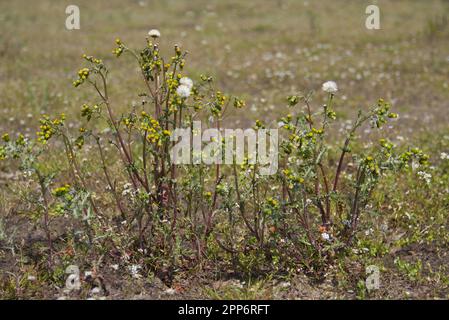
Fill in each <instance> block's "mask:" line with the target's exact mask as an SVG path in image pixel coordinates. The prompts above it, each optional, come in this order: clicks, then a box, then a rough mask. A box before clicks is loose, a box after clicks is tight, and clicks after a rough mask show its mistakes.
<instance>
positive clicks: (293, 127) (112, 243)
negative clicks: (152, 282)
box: [0, 30, 430, 282]
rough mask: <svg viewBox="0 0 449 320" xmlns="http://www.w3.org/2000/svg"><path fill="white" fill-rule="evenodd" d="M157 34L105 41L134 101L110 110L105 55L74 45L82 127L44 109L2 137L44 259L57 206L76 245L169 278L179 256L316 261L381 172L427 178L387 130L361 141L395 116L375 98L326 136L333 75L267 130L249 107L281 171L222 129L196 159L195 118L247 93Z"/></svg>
mask: <svg viewBox="0 0 449 320" xmlns="http://www.w3.org/2000/svg"><path fill="white" fill-rule="evenodd" d="M160 37H161V34H160V32H159V31H158V30H151V31H150V32H149V33H148V37H147V38H146V42H145V45H144V47H143V48H142V49H141V50H137V51H135V50H133V49H131V48H129V47H128V46H127V45H126V44H125V43H124V42H122V40H121V39H116V41H115V43H116V48H115V49H114V50H113V54H114V55H115V56H116V57H122V56H125V55H127V56H128V57H131V59H133V60H134V62H135V63H136V64H137V66H138V67H139V72H140V75H139V77H140V78H141V80H142V83H143V86H144V88H145V91H144V92H137V95H138V97H139V100H140V101H141V103H140V104H139V105H138V106H133V107H130V108H129V109H128V110H127V111H126V112H125V113H121V114H119V113H118V111H117V107H118V106H119V105H120V102H119V101H115V100H114V92H111V90H110V89H109V86H108V81H109V68H108V66H107V65H106V64H105V63H104V62H103V60H102V59H100V58H97V57H93V56H90V55H83V59H84V61H85V66H84V67H83V68H81V69H80V70H79V72H78V75H77V78H76V79H75V80H74V81H73V86H74V87H76V88H77V87H81V86H90V87H92V88H93V89H94V91H95V93H96V96H93V97H92V98H91V101H86V102H85V104H83V105H82V106H81V116H82V118H83V124H82V126H81V127H79V128H78V132H77V133H75V132H73V130H69V128H68V126H67V125H66V120H65V116H64V115H60V116H46V115H45V116H43V117H42V118H41V120H40V127H39V132H38V133H37V139H35V140H33V139H25V138H24V137H23V136H22V135H19V136H18V137H17V139H12V138H10V136H9V135H8V134H5V135H3V137H2V140H3V144H2V145H1V146H0V159H2V160H9V159H21V161H20V163H21V164H20V169H21V170H22V172H23V173H26V179H34V181H36V182H37V184H36V185H37V186H39V189H40V190H41V191H40V192H41V196H40V197H39V199H40V200H39V202H38V204H37V205H38V208H39V212H41V213H42V217H43V227H44V230H45V231H46V234H47V238H48V251H47V252H48V256H49V257H50V260H49V261H50V265H51V261H52V259H51V256H52V252H53V251H55V250H58V249H57V248H55V245H54V243H53V242H54V240H55V239H53V238H52V234H51V221H52V219H54V217H56V216H62V217H65V218H66V219H68V220H69V221H75V222H74V223H71V225H73V226H74V228H75V229H77V230H78V231H79V232H78V233H77V234H76V235H73V237H72V238H73V239H75V240H74V241H75V242H74V245H75V246H76V245H79V246H83V247H84V248H86V246H87V247H88V248H89V250H91V251H92V253H91V255H94V256H95V255H98V256H101V257H103V256H104V253H105V252H114V254H111V255H110V256H111V258H110V259H118V260H119V261H111V263H114V264H115V263H124V261H126V262H130V263H131V262H134V263H137V264H136V265H140V266H142V268H143V270H141V271H144V270H150V271H152V272H155V274H157V275H158V276H160V277H161V278H163V279H165V280H167V281H169V282H170V281H171V279H172V278H173V275H174V273H175V272H176V270H179V269H180V268H189V267H192V266H197V265H198V264H200V265H201V266H202V265H205V264H208V263H212V262H213V261H216V262H217V263H219V264H220V265H223V264H225V265H227V266H226V267H232V268H234V270H236V271H244V272H249V273H257V272H259V271H267V270H296V269H297V268H299V267H303V268H305V269H307V270H319V269H320V268H321V267H322V266H324V265H325V264H326V263H328V262H331V261H332V259H334V257H335V255H336V254H337V253H341V252H343V253H344V252H345V251H346V249H347V248H350V247H351V245H352V244H353V242H354V241H353V240H354V238H355V237H356V236H357V231H358V230H359V229H360V228H359V223H360V221H362V219H361V217H362V215H363V213H364V211H365V210H366V208H367V207H368V205H370V200H371V197H372V193H373V191H374V190H375V187H376V185H377V184H378V182H379V180H380V179H381V178H382V177H383V176H384V175H386V174H388V172H393V173H394V172H398V171H399V170H407V169H410V171H411V170H412V169H413V168H415V167H416V166H418V167H419V172H423V173H420V176H421V177H423V178H424V179H427V180H428V179H430V178H428V176H426V175H425V174H424V173H425V172H426V168H427V165H428V156H427V155H426V154H424V153H423V152H422V151H421V150H420V149H417V148H409V149H407V150H405V151H404V150H403V151H402V152H399V151H397V150H396V147H395V146H394V145H393V143H391V142H390V141H389V140H388V139H386V138H381V139H380V140H378V141H377V142H375V143H374V144H373V145H372V147H371V148H370V149H366V148H365V149H364V148H362V149H360V148H359V145H358V144H357V142H356V141H355V140H356V139H357V137H358V135H357V130H358V129H360V128H361V127H362V126H365V125H370V126H371V127H372V128H373V129H380V128H382V127H383V126H384V125H385V124H386V123H387V122H388V121H390V120H392V119H395V118H397V117H398V116H397V114H395V113H393V112H391V110H390V104H389V103H388V102H386V101H384V100H383V99H379V100H378V101H377V102H376V103H375V104H374V105H373V106H372V107H371V108H370V109H369V110H361V111H359V112H358V113H357V116H356V118H355V120H354V121H353V122H352V125H351V127H350V128H349V129H348V131H347V133H346V137H345V138H344V140H343V141H342V142H341V145H335V137H336V135H335V133H334V132H335V130H334V131H332V125H333V124H334V122H335V121H336V119H337V113H336V111H335V109H336V108H338V107H336V106H335V104H336V101H338V99H337V97H338V87H337V84H336V83H335V82H333V81H327V82H325V83H324V84H323V85H322V92H319V93H316V95H319V96H320V95H325V96H326V98H327V102H326V103H325V104H323V105H322V106H319V107H314V106H313V105H312V94H295V95H291V96H289V97H288V98H287V104H288V106H289V111H290V113H289V114H288V115H285V116H284V117H281V118H280V119H277V124H278V125H277V127H276V128H272V129H275V130H274V131H269V130H267V129H268V128H267V127H268V125H267V124H264V123H262V122H261V121H259V120H257V121H256V122H255V124H254V126H253V128H250V129H252V130H254V132H256V133H257V132H259V131H262V130H265V131H264V133H267V132H268V136H269V139H268V140H269V143H268V144H267V145H269V146H270V147H271V146H274V145H276V147H277V146H279V152H277V153H276V154H275V157H273V155H271V160H272V161H275V163H276V167H275V168H276V169H278V170H271V171H270V172H269V174H261V171H260V169H261V168H260V166H261V164H260V162H258V161H255V160H257V159H260V158H261V157H262V150H263V149H264V148H265V147H267V145H265V144H262V142H261V141H260V140H253V143H252V144H256V147H255V148H254V145H252V146H251V145H249V146H248V148H253V149H252V150H254V152H253V153H252V154H249V155H247V156H244V157H242V155H241V154H240V153H239V152H238V150H234V148H232V147H231V148H227V147H226V145H229V144H230V145H233V144H234V143H236V139H235V140H232V139H230V140H229V137H232V135H228V136H226V137H227V138H228V140H227V141H226V139H225V138H224V137H223V136H221V135H216V136H215V138H214V137H211V140H214V139H215V141H214V142H215V145H218V147H220V145H222V146H223V149H222V148H217V150H225V151H224V152H219V153H218V159H222V160H223V161H205V159H207V158H208V157H210V154H209V155H207V154H205V153H204V152H201V151H198V150H196V149H195V148H194V141H193V140H195V136H196V135H198V134H199V133H198V132H197V127H198V126H197V124H198V123H201V124H203V125H204V126H209V129H211V128H213V129H215V130H216V132H221V131H223V130H224V128H223V125H224V117H225V115H227V114H228V113H230V112H237V111H238V110H239V109H242V108H244V107H245V101H244V100H242V99H240V98H239V97H233V96H230V95H227V94H225V93H223V92H221V91H220V90H218V89H217V88H216V87H215V84H214V81H213V79H212V77H210V76H207V75H201V76H200V78H199V79H195V80H192V79H191V78H189V77H188V74H186V73H185V72H184V70H185V64H186V56H187V53H186V52H185V51H183V50H182V49H181V48H180V47H179V46H178V45H175V46H174V49H173V53H172V55H171V56H169V57H165V56H164V55H163V53H162V52H161V51H160V49H159V39H160ZM232 109H234V111H233V110H232ZM105 128H106V129H105ZM181 128H182V130H184V131H183V132H184V133H185V132H187V133H188V134H187V135H186V136H187V137H188V139H189V142H190V139H192V143H189V144H187V145H188V148H190V149H191V150H190V151H191V152H190V155H189V157H190V158H189V159H194V158H195V157H200V159H202V161H197V162H195V161H193V162H188V161H187V162H181V163H180V162H176V161H174V159H173V157H174V153H173V148H174V147H175V146H176V144H177V142H178V138H179V134H177V135H174V132H179V131H177V130H179V129H181ZM278 131H279V137H278ZM379 132H380V134H381V133H383V131H379ZM234 133H235V132H234ZM56 140H58V141H59V142H56ZM198 141H199V142H197V143H199V144H200V146H203V145H207V142H205V141H204V139H200V140H198ZM209 142H210V141H209ZM51 144H52V146H51V148H60V147H62V148H63V151H64V155H65V162H66V164H67V165H66V167H64V168H63V167H61V168H59V170H57V172H52V171H51V170H49V169H47V170H46V171H45V173H44V171H43V168H45V165H44V164H45V159H46V156H47V155H48V154H47V152H46V151H48V150H49V148H50V145H51ZM85 148H88V151H89V152H88V154H89V157H92V159H91V165H89V166H83V165H82V164H81V159H82V157H83V156H84V155H85V153H83V149H85ZM200 150H201V148H200ZM229 150H231V151H229ZM276 150H277V149H276ZM209 151H210V149H209ZM265 151H266V150H265ZM198 152H200V154H199V155H198V154H196V153H198ZM212 153H213V156H214V157H215V159H217V154H214V152H212ZM226 157H227V158H226ZM229 157H230V158H229ZM225 158H226V159H227V161H224V160H226V159H225ZM238 158H239V159H238ZM274 158H275V159H274ZM229 159H231V161H229ZM278 167H279V168H278ZM412 167H413V168H412ZM24 179H25V178H24ZM79 234H81V236H80V235H79ZM73 239H72V240H73ZM59 240H61V239H59ZM66 240H67V242H68V241H69V240H68V239H66ZM59 250H60V249H59ZM98 256H97V257H96V258H98ZM130 260H132V261H130ZM223 267H225V266H223ZM139 268H140V267H139Z"/></svg>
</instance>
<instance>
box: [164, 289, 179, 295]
mask: <svg viewBox="0 0 449 320" xmlns="http://www.w3.org/2000/svg"><path fill="white" fill-rule="evenodd" d="M164 293H165V294H168V295H170V296H171V295H174V294H175V293H176V291H175V289H172V288H168V289H167V290H165V291H164Z"/></svg>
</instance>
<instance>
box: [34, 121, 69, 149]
mask: <svg viewBox="0 0 449 320" xmlns="http://www.w3.org/2000/svg"><path fill="white" fill-rule="evenodd" d="M64 121H65V115H64V114H61V116H60V118H56V119H54V120H51V119H50V117H49V116H47V115H44V116H43V117H42V118H41V119H40V120H39V122H40V124H41V125H40V126H39V129H40V131H38V132H37V135H38V137H39V138H38V139H37V140H38V141H39V142H42V143H43V144H46V143H47V141H48V140H50V138H51V137H52V136H53V135H54V134H55V133H56V132H57V130H58V127H60V126H63V125H64Z"/></svg>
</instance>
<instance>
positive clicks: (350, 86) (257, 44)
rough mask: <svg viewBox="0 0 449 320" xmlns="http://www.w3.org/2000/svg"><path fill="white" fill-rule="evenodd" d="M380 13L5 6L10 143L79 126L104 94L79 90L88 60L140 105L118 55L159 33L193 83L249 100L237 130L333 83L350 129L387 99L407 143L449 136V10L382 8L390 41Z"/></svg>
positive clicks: (0, 13) (351, 5)
mask: <svg viewBox="0 0 449 320" xmlns="http://www.w3.org/2000/svg"><path fill="white" fill-rule="evenodd" d="M70 4H76V5H78V6H79V8H80V12H81V29H80V30H71V31H69V30H67V29H66V28H65V20H66V17H67V15H66V13H65V9H66V7H67V6H68V5H70ZM369 4H372V1H356V0H332V1H310V0H309V1H302V0H301V1H297V0H277V1H260V0H259V1H237V0H231V1H214V0H212V1H211V0H207V1H206V0H199V1H174V0H169V1H150V0H142V1H135V0H111V1H106V0H104V1H103V0H100V1H86V0H77V1H55V0H38V1H33V2H32V3H31V2H30V1H25V0H16V1H1V2H0V25H1V26H2V32H1V33H0V132H3V131H11V130H13V131H16V130H17V131H22V132H24V133H27V134H30V135H34V130H33V128H34V127H37V116H38V115H39V114H42V113H49V114H52V113H59V112H65V113H66V114H68V115H69V116H74V118H73V117H72V119H76V117H78V115H79V110H80V106H81V105H82V104H83V103H86V102H89V101H90V100H89V97H90V96H91V93H92V92H91V91H89V90H86V89H85V88H78V89H75V88H73V86H72V80H73V79H74V78H75V76H76V72H77V70H78V69H79V68H80V67H81V66H82V65H83V60H82V59H81V55H82V54H83V53H86V54H92V55H95V56H98V57H101V58H103V60H104V61H106V63H107V64H108V65H109V67H110V69H111V71H112V72H111V78H112V80H111V86H112V88H111V93H112V99H114V101H115V105H116V106H119V107H120V108H123V109H122V110H125V109H126V108H128V107H129V106H130V105H132V103H133V102H134V101H136V100H138V97H137V93H138V92H140V91H141V89H140V88H142V84H141V82H140V78H139V74H138V72H137V69H136V68H134V67H130V64H131V62H132V61H131V58H130V57H125V58H123V59H116V58H115V57H114V56H113V54H112V53H111V50H112V49H113V48H114V39H115V38H116V37H120V38H121V39H122V40H123V41H124V42H125V43H126V44H127V45H128V46H130V47H134V48H141V47H142V46H143V45H144V41H145V40H144V37H145V36H146V33H147V31H148V30H149V29H151V28H157V29H159V30H160V31H161V33H162V38H161V46H162V47H163V48H164V49H165V50H172V49H171V48H172V46H173V44H175V43H176V44H179V45H181V46H182V47H183V48H184V49H186V50H188V51H189V57H188V63H187V68H186V74H188V75H189V76H191V77H192V78H193V79H198V77H199V75H200V74H201V73H206V74H211V75H213V76H214V77H215V79H216V81H217V83H218V86H219V87H220V88H222V90H223V91H225V92H228V93H232V94H236V95H240V96H242V97H244V98H246V100H247V105H248V110H247V112H244V113H243V116H242V114H240V115H239V116H235V117H231V118H230V119H229V121H230V122H232V124H230V125H234V126H242V125H243V124H244V123H246V122H249V121H254V120H255V119H261V120H265V121H268V122H276V117H277V116H280V114H281V113H283V112H284V111H285V100H284V97H285V96H286V95H288V94H292V93H296V92H298V91H308V90H319V89H320V86H321V84H322V83H323V82H324V81H327V80H335V81H336V82H337V83H338V85H339V88H340V92H339V95H338V102H337V105H338V110H337V111H338V113H339V115H340V116H342V117H349V115H350V114H351V112H352V110H354V109H355V108H356V107H362V108H367V107H368V106H369V105H370V104H372V103H374V102H375V101H376V100H377V98H379V97H383V98H385V99H387V100H390V101H391V102H392V103H393V106H394V107H395V109H396V110H397V111H398V112H399V113H400V114H401V119H400V120H399V124H400V125H399V126H398V130H399V131H400V132H401V135H405V136H407V137H409V136H412V135H414V134H415V133H416V131H421V130H428V129H432V130H433V129H435V128H437V127H442V128H445V127H447V123H448V119H449V117H448V107H449V103H448V98H449V78H448V75H449V46H448V40H449V32H448V29H449V28H448V25H447V15H448V13H449V2H448V1H442V0H431V1H418V0H416V1H414V0H397V1H386V0H383V1H375V4H377V5H378V6H379V7H380V10H381V30H367V29H366V28H365V19H366V17H367V15H366V14H365V8H366V6H367V5H369ZM445 18H446V19H445ZM133 68H134V69H133ZM75 116H76V117H75Z"/></svg>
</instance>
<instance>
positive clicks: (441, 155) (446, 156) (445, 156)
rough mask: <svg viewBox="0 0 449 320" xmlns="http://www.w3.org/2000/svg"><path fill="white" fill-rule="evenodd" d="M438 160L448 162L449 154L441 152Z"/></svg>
mask: <svg viewBox="0 0 449 320" xmlns="http://www.w3.org/2000/svg"><path fill="white" fill-rule="evenodd" d="M440 158H441V160H449V154H447V153H446V152H441V154H440Z"/></svg>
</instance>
